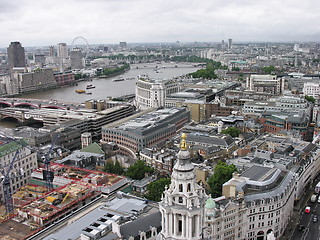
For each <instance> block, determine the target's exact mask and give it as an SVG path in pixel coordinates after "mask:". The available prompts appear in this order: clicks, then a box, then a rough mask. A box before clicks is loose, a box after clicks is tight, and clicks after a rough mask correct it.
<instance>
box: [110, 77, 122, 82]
mask: <svg viewBox="0 0 320 240" xmlns="http://www.w3.org/2000/svg"><path fill="white" fill-rule="evenodd" d="M112 81H113V82H120V81H124V78H115V79H113V80H112Z"/></svg>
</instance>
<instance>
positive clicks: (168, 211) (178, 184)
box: [158, 134, 208, 240]
mask: <svg viewBox="0 0 320 240" xmlns="http://www.w3.org/2000/svg"><path fill="white" fill-rule="evenodd" d="M180 148H181V149H180V151H179V153H178V155H177V158H178V160H177V163H176V164H175V166H174V168H173V173H172V178H171V184H170V187H169V188H168V189H166V190H165V192H164V196H163V198H162V201H161V202H160V205H159V208H160V212H161V214H162V230H161V233H160V234H159V236H158V238H159V239H170V240H173V239H181V240H182V239H184V240H196V239H200V238H201V236H202V227H203V226H204V205H205V201H206V200H207V198H208V196H207V195H206V193H205V191H204V188H203V187H201V186H199V185H198V184H197V182H196V176H195V172H194V166H193V164H192V163H191V160H190V153H189V151H188V150H187V144H186V135H185V134H183V135H182V141H181V145H180Z"/></svg>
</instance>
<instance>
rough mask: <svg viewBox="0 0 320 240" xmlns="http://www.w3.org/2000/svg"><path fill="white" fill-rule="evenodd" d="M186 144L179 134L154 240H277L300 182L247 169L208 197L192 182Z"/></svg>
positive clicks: (282, 172) (281, 172) (274, 171)
mask: <svg viewBox="0 0 320 240" xmlns="http://www.w3.org/2000/svg"><path fill="white" fill-rule="evenodd" d="M185 139H186V136H185V135H183V137H182V143H181V150H180V152H179V153H178V155H177V158H178V161H177V163H176V164H175V166H174V169H173V174H172V180H171V185H170V187H169V188H168V189H166V190H165V192H164V196H163V198H162V201H161V202H160V205H159V208H160V212H161V214H162V231H161V232H160V234H159V235H158V238H157V239H158V240H162V239H166V240H169V239H170V240H178V239H186V240H189V239H190V240H193V239H207V240H208V239H214V240H236V239H241V240H264V239H269V238H271V239H272V238H273V239H278V238H279V237H280V236H281V235H282V234H283V233H284V231H285V229H286V227H287V225H288V223H289V222H290V220H291V218H292V217H293V207H294V201H295V200H296V198H297V196H296V194H297V192H296V188H297V182H300V181H304V178H300V177H298V179H299V181H298V179H297V178H296V174H295V173H294V172H293V171H290V170H287V169H286V168H284V169H279V168H277V167H274V166H259V165H252V166H251V167H249V168H248V169H246V170H245V171H244V172H242V173H241V174H239V173H234V174H233V178H232V179H230V180H229V181H228V182H226V183H225V184H224V185H223V191H222V195H223V196H221V197H218V198H215V199H213V198H208V197H207V195H206V194H205V193H204V189H203V187H201V186H199V185H198V184H197V183H196V182H195V175H194V168H193V165H192V164H191V162H190V155H189V152H188V150H187V147H186V140H185ZM313 146H314V145H313ZM301 173H302V175H303V176H305V177H307V176H308V175H309V173H308V171H306V172H301ZM310 179H312V178H310ZM305 183H306V181H304V182H303V183H301V184H298V185H299V186H300V185H301V187H302V186H304V185H305ZM298 190H299V191H300V192H302V191H303V190H302V188H300V187H299V188H298Z"/></svg>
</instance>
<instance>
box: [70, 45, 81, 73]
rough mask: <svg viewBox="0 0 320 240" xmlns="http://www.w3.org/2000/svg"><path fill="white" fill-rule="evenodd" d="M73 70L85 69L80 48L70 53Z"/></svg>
mask: <svg viewBox="0 0 320 240" xmlns="http://www.w3.org/2000/svg"><path fill="white" fill-rule="evenodd" d="M70 60H71V69H82V68H83V67H84V56H83V54H82V50H81V49H80V48H74V49H72V50H71V51H70Z"/></svg>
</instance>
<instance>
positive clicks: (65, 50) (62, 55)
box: [57, 43, 68, 59]
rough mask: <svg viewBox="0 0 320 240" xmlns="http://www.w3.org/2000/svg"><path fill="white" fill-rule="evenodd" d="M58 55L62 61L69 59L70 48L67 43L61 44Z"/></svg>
mask: <svg viewBox="0 0 320 240" xmlns="http://www.w3.org/2000/svg"><path fill="white" fill-rule="evenodd" d="M57 54H58V57H59V58H60V59H66V58H67V57H68V47H67V44H65V43H59V44H58V49H57Z"/></svg>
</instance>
